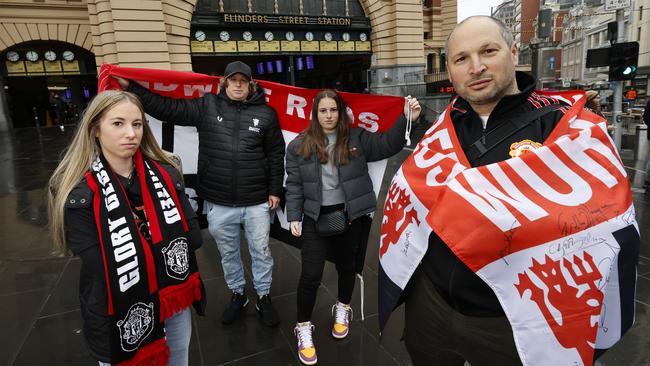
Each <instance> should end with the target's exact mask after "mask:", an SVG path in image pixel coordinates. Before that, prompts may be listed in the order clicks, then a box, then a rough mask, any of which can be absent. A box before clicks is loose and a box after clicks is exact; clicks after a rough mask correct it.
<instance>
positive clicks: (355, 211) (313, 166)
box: [287, 116, 406, 221]
mask: <svg viewBox="0 0 650 366" xmlns="http://www.w3.org/2000/svg"><path fill="white" fill-rule="evenodd" d="M405 130H406V118H404V116H400V118H399V119H398V120H397V121H396V122H395V124H394V125H393V127H392V128H391V129H390V130H389V131H388V132H385V133H370V132H368V131H366V130H364V129H361V128H354V129H352V130H351V131H350V140H349V142H348V146H349V149H350V150H357V152H358V154H357V156H356V157H355V158H351V159H350V162H349V163H348V164H345V165H338V170H339V181H340V183H341V188H342V189H343V193H344V195H345V208H346V210H347V213H348V218H349V219H350V220H354V219H356V218H358V217H360V216H363V215H365V214H369V213H371V212H374V211H375V210H376V208H377V199H376V198H375V192H374V191H373V189H372V181H371V180H370V175H368V164H367V163H368V162H373V161H377V160H381V159H386V158H388V157H391V156H393V155H395V154H397V153H398V152H399V151H400V150H401V149H402V147H404V143H405V140H404V131H405ZM301 141H302V139H301V138H300V137H297V138H296V139H295V140H293V141H291V143H289V146H288V147H287V220H288V221H302V215H303V213H304V214H305V215H306V216H308V217H310V218H312V219H313V220H314V221H316V220H317V219H318V215H319V213H320V206H321V202H322V199H323V195H322V191H323V182H322V179H321V174H322V170H321V164H320V162H319V161H318V159H317V158H316V153H313V154H312V155H311V156H310V157H309V159H305V158H303V157H302V155H298V153H297V151H298V146H299V144H300V142H301Z"/></svg>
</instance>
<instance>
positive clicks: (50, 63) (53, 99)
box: [0, 41, 97, 128]
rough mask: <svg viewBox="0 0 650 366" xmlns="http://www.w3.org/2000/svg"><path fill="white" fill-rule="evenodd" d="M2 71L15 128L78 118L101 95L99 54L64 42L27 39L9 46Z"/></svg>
mask: <svg viewBox="0 0 650 366" xmlns="http://www.w3.org/2000/svg"><path fill="white" fill-rule="evenodd" d="M0 56H1V57H2V59H3V61H4V62H3V63H2V64H1V66H0V75H2V78H3V84H4V86H5V93H6V96H7V102H8V103H7V104H8V112H9V117H10V120H11V121H12V124H13V127H14V128H20V127H33V126H36V125H38V126H51V125H55V124H61V125H62V124H70V123H76V121H77V119H78V116H79V114H80V113H81V111H82V110H83V109H84V108H85V106H86V104H87V103H88V101H89V100H90V98H92V97H93V96H94V95H95V94H97V71H96V65H95V56H94V55H93V54H92V53H91V52H89V51H88V50H86V49H84V48H81V47H79V46H76V45H74V44H70V43H66V42H59V41H31V42H24V43H20V44H17V45H14V46H12V47H9V48H7V49H5V50H4V51H3V52H2V53H0Z"/></svg>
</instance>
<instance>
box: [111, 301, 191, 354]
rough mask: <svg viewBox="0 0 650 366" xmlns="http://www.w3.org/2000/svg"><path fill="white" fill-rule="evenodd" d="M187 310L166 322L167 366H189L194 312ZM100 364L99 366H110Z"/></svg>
mask: <svg viewBox="0 0 650 366" xmlns="http://www.w3.org/2000/svg"><path fill="white" fill-rule="evenodd" d="M190 309H191V307H190V308H187V309H185V310H183V311H181V312H179V313H176V314H174V315H172V316H171V317H170V318H169V319H167V320H165V337H166V338H167V347H169V360H168V361H167V366H187V365H188V364H189V360H188V359H189V351H190V338H191V337H192V312H191V311H190ZM110 365H111V364H110V363H106V362H101V361H100V362H99V366H110Z"/></svg>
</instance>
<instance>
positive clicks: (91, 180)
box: [85, 172, 115, 315]
mask: <svg viewBox="0 0 650 366" xmlns="http://www.w3.org/2000/svg"><path fill="white" fill-rule="evenodd" d="M85 177H86V184H88V187H89V188H90V190H91V191H93V213H94V215H95V225H97V232H98V233H101V232H102V229H101V223H100V222H99V205H100V202H99V187H98V186H97V183H96V182H95V177H94V176H93V175H92V173H91V172H86V174H85ZM97 236H98V237H99V247H100V248H101V249H102V259H103V263H104V276H105V277H106V289H107V290H108V315H114V314H115V309H114V308H113V296H112V295H111V284H110V282H109V280H108V268H107V267H106V252H105V250H104V239H103V238H102V236H101V235H99V234H98V235H97Z"/></svg>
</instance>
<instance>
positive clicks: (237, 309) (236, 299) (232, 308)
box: [221, 292, 248, 324]
mask: <svg viewBox="0 0 650 366" xmlns="http://www.w3.org/2000/svg"><path fill="white" fill-rule="evenodd" d="M246 305H248V298H247V297H246V293H243V294H240V293H237V292H233V293H232V297H231V298H230V305H228V307H227V308H226V310H224V312H223V315H222V316H221V322H222V323H224V324H231V323H232V322H234V321H235V319H237V316H238V315H239V314H240V313H241V312H243V311H244V308H245V307H246Z"/></svg>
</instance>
